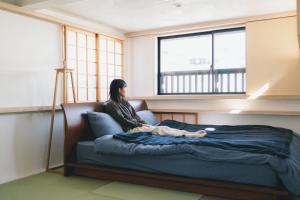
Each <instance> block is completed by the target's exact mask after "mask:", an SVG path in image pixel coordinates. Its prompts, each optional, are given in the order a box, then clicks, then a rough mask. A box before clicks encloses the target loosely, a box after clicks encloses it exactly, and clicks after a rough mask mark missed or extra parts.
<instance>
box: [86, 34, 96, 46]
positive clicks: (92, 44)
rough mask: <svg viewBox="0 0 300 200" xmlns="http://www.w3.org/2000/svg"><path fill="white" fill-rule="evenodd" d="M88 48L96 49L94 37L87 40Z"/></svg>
mask: <svg viewBox="0 0 300 200" xmlns="http://www.w3.org/2000/svg"><path fill="white" fill-rule="evenodd" d="M87 42H88V43H87V48H89V49H96V38H95V37H92V36H88V38H87Z"/></svg>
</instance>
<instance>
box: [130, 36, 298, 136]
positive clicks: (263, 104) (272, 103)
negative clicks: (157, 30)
mask: <svg viewBox="0 0 300 200" xmlns="http://www.w3.org/2000/svg"><path fill="white" fill-rule="evenodd" d="M126 44H127V47H126V48H127V50H128V51H127V52H125V61H127V62H126V63H125V64H126V67H127V68H128V69H127V71H126V73H127V74H126V76H125V77H126V78H127V79H128V81H129V82H128V86H129V87H128V92H129V96H131V97H139V96H153V95H156V90H157V87H156V80H157V71H156V68H157V63H156V62H157V61H156V57H157V56H156V37H155V36H141V37H135V38H127V40H126ZM299 67H300V66H299ZM147 103H148V106H149V108H150V109H151V108H153V109H154V108H155V109H184V108H186V109H201V108H202V109H213V110H218V109H220V110H231V109H232V110H235V109H241V110H243V109H247V110H248V109H253V110H262V109H264V110H286V111H300V101H299V100H177V101H176V100H147ZM199 120H200V121H199V122H200V123H202V124H266V125H273V126H282V127H286V128H290V129H293V130H294V131H296V132H298V133H300V127H299V121H300V116H256V115H232V114H220V113H205V114H204V113H202V114H201V113H200V117H199Z"/></svg>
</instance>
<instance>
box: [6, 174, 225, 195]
mask: <svg viewBox="0 0 300 200" xmlns="http://www.w3.org/2000/svg"><path fill="white" fill-rule="evenodd" d="M50 199H51V200H52V199H55V200H96V199H97V200H153V199H154V200H199V199H200V200H221V198H215V197H208V196H204V195H200V194H193V193H186V192H179V191H173V190H165V189H159V188H154V187H146V186H140V185H132V184H127V183H121V182H111V181H102V180H97V179H93V178H85V177H77V176H71V177H64V176H63V175H60V174H55V173H42V174H38V175H35V176H31V177H28V178H24V179H20V180H17V181H13V182H10V183H6V184H2V185H0V200H50Z"/></svg>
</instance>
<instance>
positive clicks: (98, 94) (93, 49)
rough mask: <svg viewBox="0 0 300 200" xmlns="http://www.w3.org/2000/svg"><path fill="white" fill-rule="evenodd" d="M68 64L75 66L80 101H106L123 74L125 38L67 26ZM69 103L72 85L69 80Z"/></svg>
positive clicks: (75, 80) (77, 92) (76, 89)
mask: <svg viewBox="0 0 300 200" xmlns="http://www.w3.org/2000/svg"><path fill="white" fill-rule="evenodd" d="M65 30H66V34H65V37H66V44H65V45H66V47H65V48H66V55H65V56H66V64H67V67H68V68H71V69H74V83H75V84H74V85H75V93H76V99H77V101H78V102H88V101H100V100H101V101H104V100H107V98H108V87H109V84H110V82H111V81H112V80H113V79H114V78H122V77H123V43H122V41H121V40H118V39H115V38H111V37H107V36H103V35H98V34H95V33H90V32H85V31H81V30H77V29H73V28H70V27H66V29H65ZM68 80H69V82H68V87H67V92H68V97H67V100H68V102H71V101H72V99H73V98H72V87H71V86H72V85H71V81H70V79H68Z"/></svg>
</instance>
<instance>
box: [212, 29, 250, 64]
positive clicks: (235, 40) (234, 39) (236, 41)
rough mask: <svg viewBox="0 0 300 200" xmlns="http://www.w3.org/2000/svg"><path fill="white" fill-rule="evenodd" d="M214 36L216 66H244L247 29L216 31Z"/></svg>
mask: <svg viewBox="0 0 300 200" xmlns="http://www.w3.org/2000/svg"><path fill="white" fill-rule="evenodd" d="M214 37H215V42H214V58H215V60H214V68H215V69H226V68H244V67H245V61H246V59H245V55H246V53H245V49H246V48H245V31H244V30H243V31H230V32H222V33H216V34H215V36H214Z"/></svg>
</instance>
